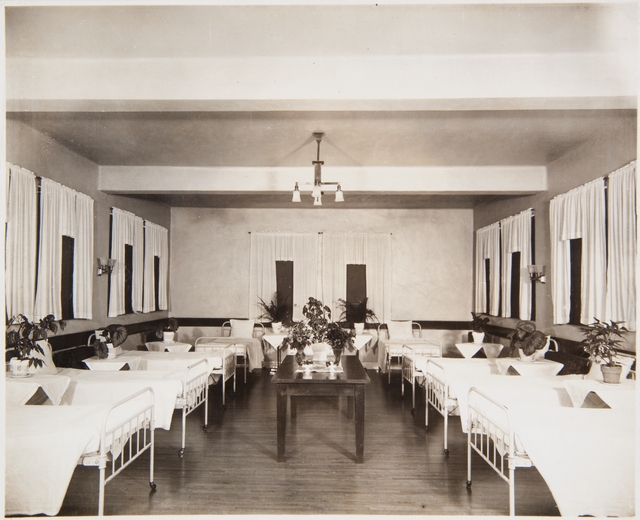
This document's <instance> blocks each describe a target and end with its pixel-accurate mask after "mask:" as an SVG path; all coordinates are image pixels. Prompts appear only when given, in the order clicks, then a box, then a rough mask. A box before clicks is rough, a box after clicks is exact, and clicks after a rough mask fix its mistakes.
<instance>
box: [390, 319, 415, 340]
mask: <svg viewBox="0 0 640 520" xmlns="http://www.w3.org/2000/svg"><path fill="white" fill-rule="evenodd" d="M411 323H412V322H411V321H390V322H388V323H387V329H388V330H389V339H393V340H396V339H413V330H412V327H411Z"/></svg>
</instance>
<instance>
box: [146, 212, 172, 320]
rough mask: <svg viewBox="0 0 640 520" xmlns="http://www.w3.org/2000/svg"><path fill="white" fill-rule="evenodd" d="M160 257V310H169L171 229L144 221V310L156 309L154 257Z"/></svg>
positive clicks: (151, 310)
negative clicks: (168, 284)
mask: <svg viewBox="0 0 640 520" xmlns="http://www.w3.org/2000/svg"><path fill="white" fill-rule="evenodd" d="M156 256H157V257H158V258H159V259H160V273H159V275H160V280H159V283H158V310H162V311H164V310H167V308H168V305H167V283H168V282H167V280H168V276H169V231H168V230H167V229H166V228H164V227H162V226H159V225H157V224H154V223H153V222H149V221H145V223H144V292H143V300H142V312H153V311H155V310H156V284H155V276H154V275H155V262H154V257H156Z"/></svg>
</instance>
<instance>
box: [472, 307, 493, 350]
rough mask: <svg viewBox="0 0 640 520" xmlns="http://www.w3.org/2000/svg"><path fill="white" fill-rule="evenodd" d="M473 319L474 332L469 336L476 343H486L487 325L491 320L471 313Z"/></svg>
mask: <svg viewBox="0 0 640 520" xmlns="http://www.w3.org/2000/svg"><path fill="white" fill-rule="evenodd" d="M471 317H472V320H471V328H472V331H471V332H470V333H469V334H470V335H471V337H472V338H473V342H474V343H482V342H483V341H484V334H485V330H486V328H487V323H489V318H487V317H486V316H482V315H481V314H478V313H475V312H472V313H471Z"/></svg>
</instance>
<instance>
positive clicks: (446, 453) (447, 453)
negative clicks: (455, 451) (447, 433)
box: [444, 448, 449, 457]
mask: <svg viewBox="0 0 640 520" xmlns="http://www.w3.org/2000/svg"><path fill="white" fill-rule="evenodd" d="M444 454H445V456H446V457H448V456H449V450H448V449H447V448H445V449H444Z"/></svg>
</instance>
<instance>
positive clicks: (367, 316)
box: [338, 298, 378, 334]
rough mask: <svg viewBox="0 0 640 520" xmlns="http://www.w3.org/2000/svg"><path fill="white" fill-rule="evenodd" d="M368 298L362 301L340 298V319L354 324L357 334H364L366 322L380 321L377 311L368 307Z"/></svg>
mask: <svg viewBox="0 0 640 520" xmlns="http://www.w3.org/2000/svg"><path fill="white" fill-rule="evenodd" d="M368 299H369V298H365V299H364V300H362V301H360V302H348V301H346V300H343V299H339V300H338V302H339V303H340V307H341V308H342V314H341V315H340V320H343V321H346V322H347V323H348V324H353V328H354V329H355V330H356V334H362V333H363V332H364V324H365V323H366V322H368V321H378V317H377V316H376V313H375V312H373V310H371V309H369V308H368V307H367V300H368Z"/></svg>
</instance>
